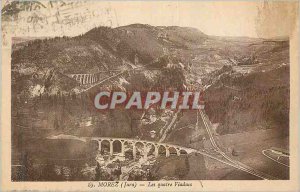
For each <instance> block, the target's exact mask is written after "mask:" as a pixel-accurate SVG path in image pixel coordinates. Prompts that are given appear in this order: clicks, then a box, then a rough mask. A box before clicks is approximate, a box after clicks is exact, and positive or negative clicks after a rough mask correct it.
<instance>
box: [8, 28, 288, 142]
mask: <svg viewBox="0 0 300 192" xmlns="http://www.w3.org/2000/svg"><path fill="white" fill-rule="evenodd" d="M16 43H17V44H15V45H14V46H13V52H12V91H13V100H14V102H16V103H18V102H19V101H20V100H30V99H37V97H40V98H41V100H43V98H47V97H48V96H53V97H55V98H61V99H63V100H69V99H70V98H72V99H74V100H71V101H68V102H66V101H63V100H62V101H60V100H58V101H57V102H58V103H59V102H64V107H63V109H59V110H57V106H56V105H57V104H55V103H53V101H52V100H51V102H52V103H48V104H47V102H46V101H41V102H42V105H41V106H40V109H39V110H41V111H44V112H45V110H46V108H47V110H50V111H52V112H50V114H52V113H53V114H55V115H53V116H54V117H55V118H58V117H60V116H63V115H65V116H67V117H68V119H69V120H68V121H66V122H63V123H62V122H60V123H62V124H63V126H65V127H66V128H64V131H66V130H68V129H71V130H72V127H78V126H77V125H76V124H75V122H76V119H78V118H80V119H81V120H82V121H85V120H84V119H86V118H88V117H87V116H88V115H85V114H84V113H85V112H86V111H88V112H89V114H90V115H92V116H95V119H93V121H94V122H98V123H99V122H103V121H105V120H106V119H113V118H119V117H120V116H122V117H124V118H123V119H122V121H124V122H126V123H125V124H124V125H125V126H124V129H123V130H122V133H123V134H125V135H127V136H128V137H132V136H139V137H146V136H145V135H148V136H147V137H149V131H150V130H152V129H155V130H157V129H158V128H157V127H156V126H157V125H161V124H162V123H165V122H168V119H167V120H166V116H167V117H168V118H170V114H169V112H168V111H155V112H154V114H151V113H150V112H148V111H146V112H144V111H139V112H132V113H127V112H126V111H119V112H112V113H106V114H104V116H100V117H99V116H98V117H97V114H98V113H97V112H96V111H94V109H93V105H92V102H91V101H92V98H93V97H92V96H93V95H94V94H95V93H96V92H97V91H98V90H99V89H103V88H105V89H113V90H127V91H133V90H155V89H157V88H158V87H159V88H160V89H167V88H175V89H177V90H184V89H185V88H187V87H194V88H196V89H200V88H203V89H205V95H206V96H205V97H206V108H205V111H206V113H207V114H208V116H209V118H210V119H211V121H212V122H213V123H217V124H219V126H218V129H217V132H218V133H220V134H227V133H236V132H241V131H247V130H255V129H266V128H283V129H285V130H288V129H287V128H288V116H289V115H288V112H289V58H288V55H289V51H288V49H289V45H288V42H287V41H279V40H264V39H251V38H239V37H236V38H226V37H214V36H208V35H206V34H203V33H202V32H201V31H199V30H198V29H194V28H186V27H176V26H171V27H162V26H158V27H154V26H150V25H143V24H132V25H128V26H122V27H118V28H108V27H98V28H94V29H92V30H90V31H88V32H87V33H85V34H83V35H80V36H77V37H72V38H71V37H57V38H50V39H49V38H43V39H38V40H32V41H24V40H16ZM136 67H144V68H143V70H137V71H135V72H130V73H127V74H126V75H122V76H120V77H118V78H115V79H112V80H110V81H108V82H106V83H103V84H101V85H99V86H95V87H94V88H93V89H92V90H91V91H90V92H87V93H85V94H82V95H79V96H75V97H74V96H72V95H74V94H75V93H77V92H76V90H80V89H82V87H84V88H88V87H89V86H92V85H85V86H80V84H79V82H77V81H76V80H75V79H72V78H70V77H69V76H68V74H77V73H84V74H95V73H98V72H101V71H104V76H107V77H108V76H110V75H111V72H110V71H111V70H120V71H124V70H131V69H133V68H136ZM105 71H107V72H105ZM85 97H89V98H91V99H86V98H85ZM46 100H47V99H46ZM83 100H86V101H85V102H83ZM73 103H76V104H77V106H76V107H73V106H72V104H73ZM16 106H18V107H24V106H23V104H22V103H19V104H18V105H16ZM45 106H48V107H46V108H45ZM49 106H50V107H49ZM43 107H44V108H43ZM77 107H78V108H80V107H81V108H83V107H84V110H82V112H81V113H77V114H76V113H75V111H74V110H76V109H75V108H77ZM77 111H78V110H77ZM84 111H85V112H84ZM143 114H144V117H149V118H150V117H151V118H154V117H155V118H154V119H156V120H155V122H151V123H153V124H151V123H150V124H149V123H148V124H147V123H146V127H148V128H145V127H144V128H143V126H144V125H143V123H145V122H143V121H144V120H143V121H142V122H134V120H132V119H136V118H137V117H138V118H140V117H141V116H142V115H143ZM168 114H169V115H168ZM43 118H45V117H43ZM55 118H50V119H49V118H48V119H47V120H46V119H45V121H48V123H49V125H50V127H51V126H53V127H55V121H54V120H55ZM58 119H61V118H58ZM56 121H57V120H56ZM147 121H148V120H147ZM56 123H57V122H56ZM100 124H101V123H100ZM135 124H137V125H135ZM45 125H46V124H45ZM141 126H142V128H141ZM93 127H94V129H95V130H93V129H89V131H83V130H84V129H83V130H80V129H79V130H76V131H74V130H73V131H72V133H75V134H79V135H80V134H82V133H84V134H85V135H87V136H88V135H91V134H93V133H99V134H107V135H109V134H111V133H113V132H114V131H104V130H105V129H106V127H115V128H116V129H117V130H121V129H122V125H121V124H120V125H118V123H115V122H112V121H111V120H109V121H107V124H101V126H100V127H101V130H102V131H100V130H97V129H99V127H97V123H94V125H93ZM132 127H135V128H132ZM141 130H142V131H141ZM158 131H159V129H158ZM120 133H121V132H120ZM170 135H172V132H171V133H170ZM155 139H158V138H155ZM171 140H172V139H171Z"/></svg>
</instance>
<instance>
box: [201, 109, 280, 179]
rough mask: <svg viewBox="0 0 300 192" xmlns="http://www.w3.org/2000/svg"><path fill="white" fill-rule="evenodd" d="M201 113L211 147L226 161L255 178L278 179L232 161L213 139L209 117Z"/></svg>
mask: <svg viewBox="0 0 300 192" xmlns="http://www.w3.org/2000/svg"><path fill="white" fill-rule="evenodd" d="M199 113H200V115H201V118H202V120H203V123H204V126H205V129H206V132H207V134H208V136H209V140H210V143H211V145H212V146H213V148H214V149H215V151H216V152H217V153H218V154H220V155H221V156H222V157H223V158H224V159H226V160H227V161H228V162H230V163H231V164H232V166H234V167H235V168H237V169H239V170H242V171H245V172H247V173H249V174H251V175H254V176H257V177H259V178H261V179H264V180H275V179H278V178H276V177H273V176H271V175H268V174H266V173H262V172H260V171H258V170H255V169H253V168H252V167H249V166H248V165H245V164H243V163H241V162H239V161H237V160H234V159H232V158H231V157H229V156H228V155H227V154H226V153H225V152H223V151H222V150H221V149H220V148H219V146H218V145H217V143H216V142H215V139H214V137H213V134H212V132H211V129H210V126H209V125H208V123H207V121H208V119H207V117H206V116H205V114H204V112H203V111H202V110H199Z"/></svg>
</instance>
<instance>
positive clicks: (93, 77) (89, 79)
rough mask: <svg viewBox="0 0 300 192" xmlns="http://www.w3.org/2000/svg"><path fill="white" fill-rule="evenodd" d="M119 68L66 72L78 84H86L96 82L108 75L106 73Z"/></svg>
mask: <svg viewBox="0 0 300 192" xmlns="http://www.w3.org/2000/svg"><path fill="white" fill-rule="evenodd" d="M117 71H120V70H109V71H100V72H97V73H82V74H80V73H76V74H66V75H67V76H68V77H70V78H72V79H75V80H76V81H77V82H79V83H80V85H87V84H93V83H97V82H99V81H101V80H103V79H105V78H106V77H109V76H108V74H111V73H114V72H117Z"/></svg>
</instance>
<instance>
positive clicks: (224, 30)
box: [110, 1, 258, 37]
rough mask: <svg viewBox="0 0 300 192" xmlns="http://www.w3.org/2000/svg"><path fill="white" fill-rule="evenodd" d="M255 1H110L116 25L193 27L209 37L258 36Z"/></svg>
mask: <svg viewBox="0 0 300 192" xmlns="http://www.w3.org/2000/svg"><path fill="white" fill-rule="evenodd" d="M257 5H258V3H256V2H234V1H233V2H212V1H204V2H203V1H202V2H195V1H192V2H184V1H181V2H174V1H173V2H162V1H159V2H153V1H151V2H111V3H110V6H111V8H112V9H114V10H115V12H116V18H117V20H118V23H119V25H128V24H132V23H143V24H150V25H154V26H159V25H162V26H170V25H176V26H188V27H195V28H198V29H199V30H201V31H202V32H204V33H206V34H208V35H218V36H250V37H257V34H256V30H255V18H256V16H257ZM124 7H126V9H125V8H124Z"/></svg>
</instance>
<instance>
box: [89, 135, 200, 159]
mask: <svg viewBox="0 0 300 192" xmlns="http://www.w3.org/2000/svg"><path fill="white" fill-rule="evenodd" d="M86 139H88V140H92V141H97V142H98V150H99V151H101V150H102V144H103V142H107V143H109V154H110V155H111V156H112V155H113V154H114V144H115V143H116V142H117V143H119V144H120V146H121V155H125V149H126V147H128V145H130V144H131V147H132V153H133V158H136V156H137V145H140V146H141V147H142V154H141V155H142V156H143V157H144V158H145V157H147V156H148V154H149V151H150V150H151V149H154V152H153V154H154V156H155V157H158V156H159V155H160V151H162V150H163V151H164V153H165V156H166V157H169V156H170V155H177V156H180V155H185V154H189V153H192V152H197V150H195V149H191V148H186V147H182V146H178V145H173V144H166V143H157V142H153V141H146V140H136V139H130V138H110V137H91V138H86ZM126 144H127V145H126Z"/></svg>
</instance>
